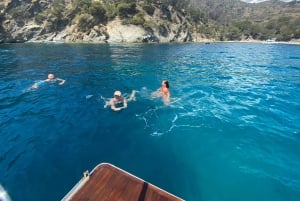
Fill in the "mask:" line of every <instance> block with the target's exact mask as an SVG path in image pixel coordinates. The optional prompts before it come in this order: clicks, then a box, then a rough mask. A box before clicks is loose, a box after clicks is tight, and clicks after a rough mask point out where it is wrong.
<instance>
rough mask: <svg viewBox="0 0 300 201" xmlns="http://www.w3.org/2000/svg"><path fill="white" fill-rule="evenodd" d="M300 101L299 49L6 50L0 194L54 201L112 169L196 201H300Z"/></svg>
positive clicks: (1, 81)
mask: <svg viewBox="0 0 300 201" xmlns="http://www.w3.org/2000/svg"><path fill="white" fill-rule="evenodd" d="M50 72H52V73H54V74H55V75H56V76H57V77H60V78H63V79H65V80H66V83H65V84H64V85H63V86H58V85H55V84H48V85H45V86H42V87H41V88H39V89H37V90H28V88H30V86H31V85H32V84H33V83H34V82H36V81H38V80H43V79H46V76H47V74H48V73H50ZM162 79H168V80H169V82H170V90H171V96H172V98H173V103H171V104H170V105H164V104H163V102H162V101H161V100H160V99H155V100H153V99H151V98H150V94H151V92H152V91H154V90H156V89H157V88H158V87H160V84H161V80H162ZM133 89H135V90H139V93H138V94H137V100H136V101H135V102H130V103H129V104H128V108H127V109H126V110H123V111H121V112H118V113H116V112H113V111H111V110H110V109H109V108H104V107H103V106H104V101H103V99H101V96H102V97H106V98H109V97H111V96H112V95H113V92H114V91H115V90H121V91H122V92H123V93H125V94H126V93H127V94H129V93H130V92H131V90H133ZM299 98H300V46H297V45H280V44H247V43H211V44H208V45H205V44H171V45H169V44H168V45H167V44H164V45H99V44H98V45H87V44H77V45H68V44H10V45H0V183H1V184H2V185H3V186H4V187H5V188H6V189H7V191H8V192H9V194H10V195H11V197H12V199H13V200H14V201H42V200H43V201H55V200H60V199H61V198H62V197H63V196H64V195H65V194H66V193H67V192H68V191H69V190H70V189H71V188H72V187H73V185H75V183H76V182H77V181H78V180H79V179H80V178H81V175H82V173H83V171H85V170H91V169H93V168H94V167H95V166H96V165H97V164H98V163H102V162H109V163H112V164H114V165H116V166H118V167H120V168H122V169H124V170H126V171H128V172H130V173H133V174H135V175H136V176H138V177H140V178H142V179H144V180H146V181H148V182H151V183H153V184H155V185H157V186H159V187H161V188H163V189H165V190H167V191H169V192H171V193H173V194H176V195H178V196H180V197H182V198H184V199H185V200H187V201H241V200H243V201H253V200H256V201H271V200H272V201H299V200H300V115H299V114H300V101H299V100H300V99H299Z"/></svg>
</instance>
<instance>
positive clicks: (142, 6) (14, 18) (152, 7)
mask: <svg viewBox="0 0 300 201" xmlns="http://www.w3.org/2000/svg"><path fill="white" fill-rule="evenodd" d="M0 12H1V16H0V42H26V41H30V42H34V41H56V42H112V43H114V42H172V41H178V42H185V41H192V40H193V37H192V32H191V30H192V28H191V27H192V24H191V22H190V20H189V19H188V18H187V17H186V15H185V13H184V12H181V11H180V10H178V9H175V8H174V7H173V6H172V5H170V4H163V3H160V2H157V3H147V2H146V1H130V0H129V1H128V0H127V1H112V0H110V1H99V0H4V1H3V0H2V2H1V3H0Z"/></svg>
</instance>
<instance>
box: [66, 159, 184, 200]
mask: <svg viewBox="0 0 300 201" xmlns="http://www.w3.org/2000/svg"><path fill="white" fill-rule="evenodd" d="M154 200H155V201H182V199H181V198H178V197H176V196H174V195H172V194H170V193H168V192H166V191H164V190H162V189H160V188H158V187H156V186H154V185H152V184H150V183H147V182H145V181H143V180H142V179H140V178H137V177H135V176H134V175H131V174H130V173H128V172H126V171H124V170H121V169H119V168H117V167H115V166H113V165H111V164H107V163H103V164H100V165H98V166H97V167H96V168H95V169H94V170H93V171H92V172H91V174H89V175H87V176H86V177H84V178H83V179H82V180H81V181H80V182H79V183H78V184H77V185H76V186H75V187H74V188H73V189H72V190H71V191H70V192H69V193H68V194H67V195H66V196H65V197H64V198H63V199H62V201H154Z"/></svg>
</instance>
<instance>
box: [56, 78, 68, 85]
mask: <svg viewBox="0 0 300 201" xmlns="http://www.w3.org/2000/svg"><path fill="white" fill-rule="evenodd" d="M56 80H58V81H59V85H63V84H64V83H65V82H66V80H63V79H61V78H56Z"/></svg>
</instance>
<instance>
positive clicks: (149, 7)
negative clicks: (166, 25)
mask: <svg viewBox="0 0 300 201" xmlns="http://www.w3.org/2000/svg"><path fill="white" fill-rule="evenodd" d="M142 8H143V9H144V11H145V12H146V13H147V14H148V15H151V16H152V15H153V14H154V11H155V7H154V6H152V5H149V4H146V5H144V6H143V7H142Z"/></svg>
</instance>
